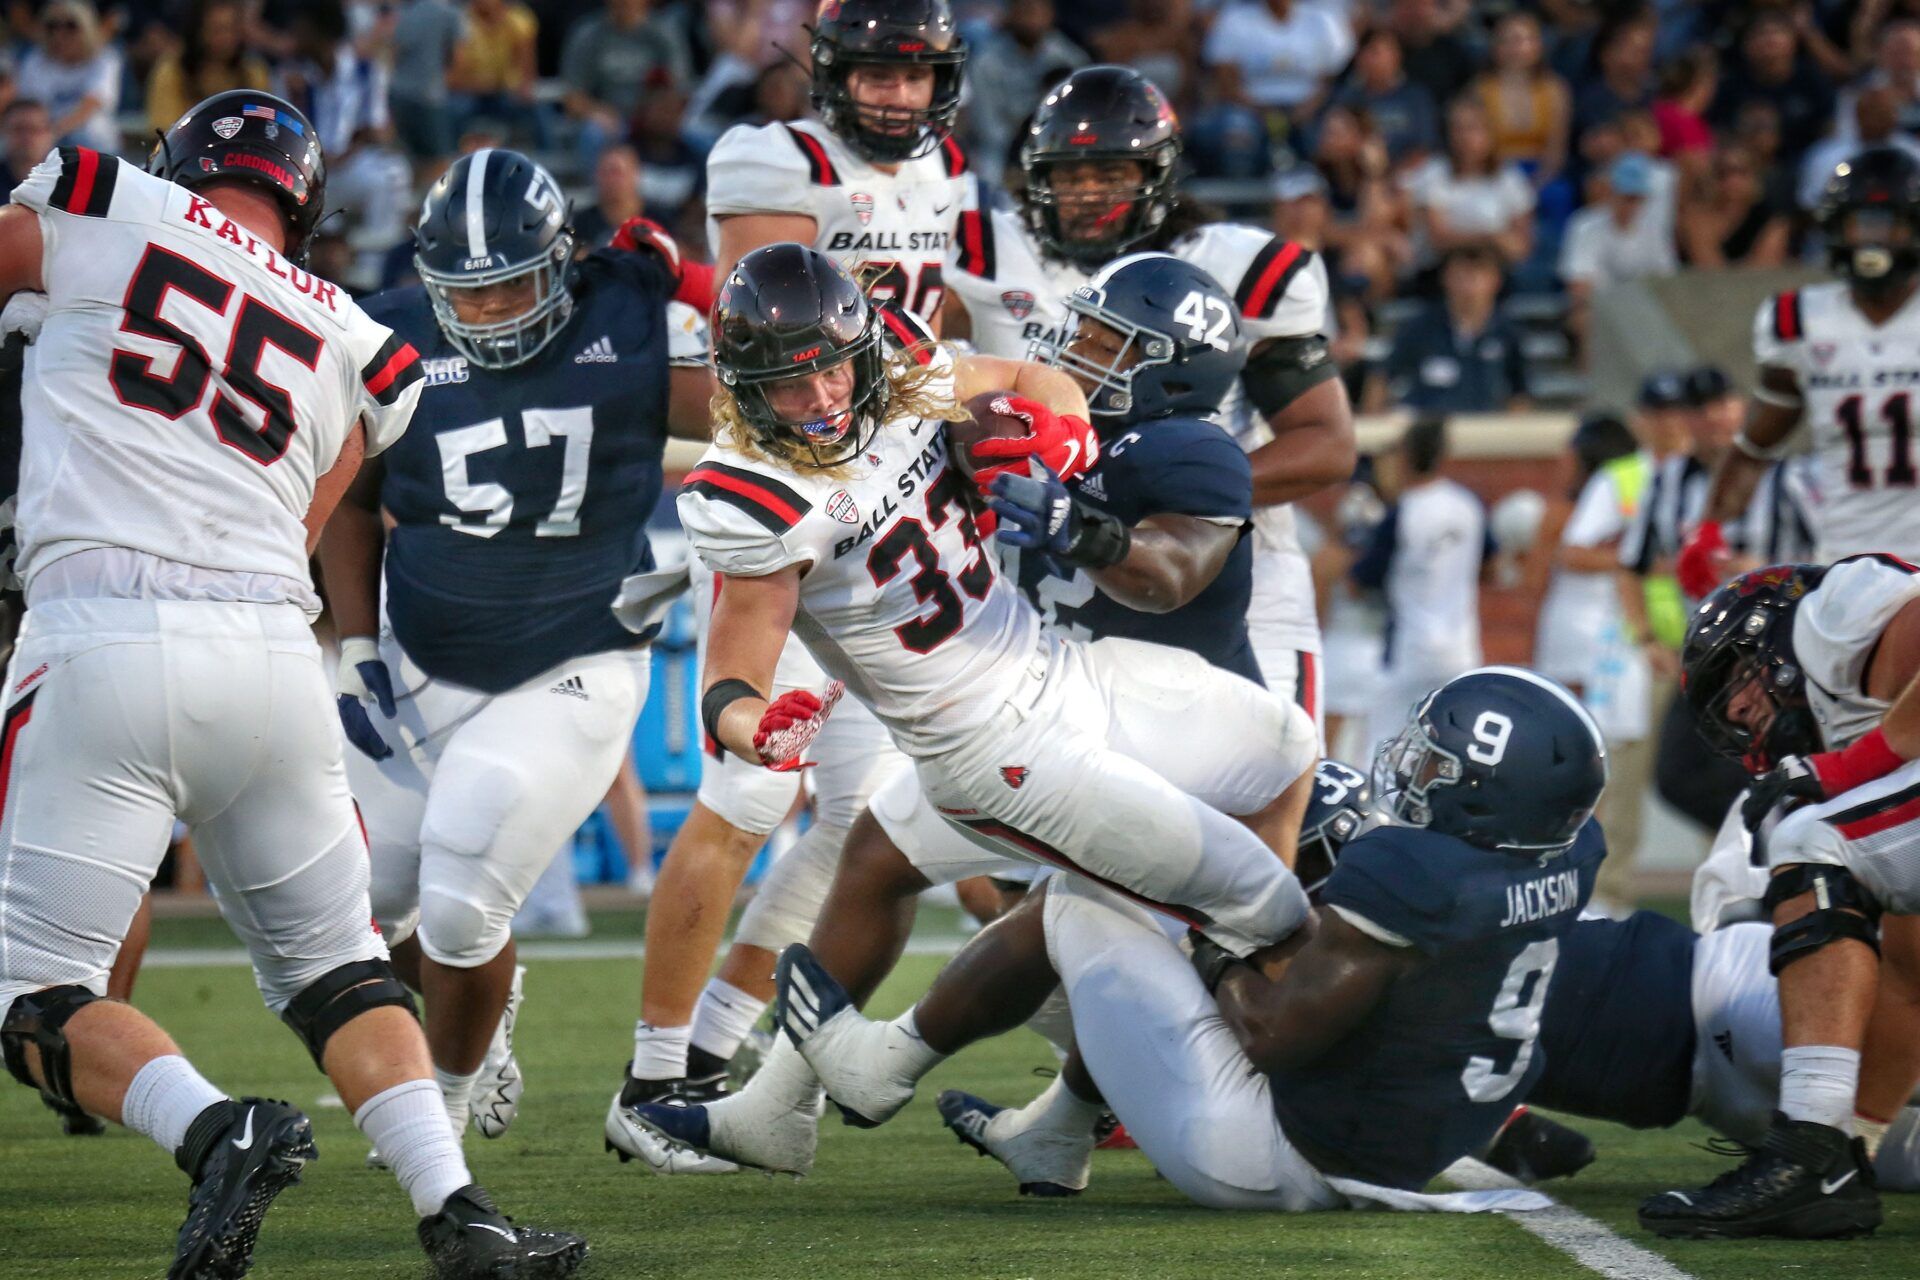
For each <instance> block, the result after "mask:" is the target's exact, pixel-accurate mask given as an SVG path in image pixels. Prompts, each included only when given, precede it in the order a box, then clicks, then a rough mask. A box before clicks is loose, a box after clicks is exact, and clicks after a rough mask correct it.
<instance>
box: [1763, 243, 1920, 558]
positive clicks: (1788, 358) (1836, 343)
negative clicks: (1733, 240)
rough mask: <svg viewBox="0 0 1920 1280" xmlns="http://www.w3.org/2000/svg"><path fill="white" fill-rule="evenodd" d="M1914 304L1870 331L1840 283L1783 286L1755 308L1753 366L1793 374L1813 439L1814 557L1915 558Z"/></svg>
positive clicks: (1919, 548) (1918, 417) (1918, 471)
mask: <svg viewBox="0 0 1920 1280" xmlns="http://www.w3.org/2000/svg"><path fill="white" fill-rule="evenodd" d="M1916 308H1920V302H1913V301H1909V302H1908V303H1907V305H1906V307H1905V308H1904V309H1903V310H1902V311H1901V312H1900V313H1899V314H1898V315H1896V316H1895V317H1894V318H1893V319H1891V320H1889V321H1888V322H1887V323H1886V324H1884V325H1881V326H1878V327H1876V326H1874V325H1873V324H1871V323H1869V322H1868V320H1867V318H1866V317H1865V316H1863V315H1861V314H1860V310H1859V308H1857V307H1855V306H1854V304H1853V299H1852V297H1851V296H1850V295H1849V293H1848V286H1847V285H1846V283H1845V282H1843V281H1831V282H1826V283H1821V284H1813V285H1808V286H1806V287H1805V288H1802V289H1791V290H1788V291H1787V292H1786V293H1782V294H1778V295H1776V296H1775V297H1772V298H1769V299H1768V300H1767V301H1766V302H1764V303H1762V304H1761V306H1760V313H1759V315H1758V316H1756V317H1755V319H1754V325H1753V355H1754V362H1755V363H1756V364H1758V365H1761V366H1762V367H1765V366H1769V365H1770V366H1772V367H1774V368H1778V369H1785V370H1787V371H1788V372H1789V373H1791V374H1793V377H1794V382H1795V384H1796V385H1797V386H1798V387H1799V389H1800V400H1801V404H1802V406H1803V407H1802V410H1801V415H1802V420H1803V421H1804V422H1805V423H1806V425H1807V428H1808V430H1809V432H1810V433H1811V436H1812V445H1811V452H1812V454H1813V459H1814V476H1813V479H1814V485H1813V487H1814V489H1815V491H1816V495H1817V496H1816V501H1815V503H1814V506H1813V509H1812V511H1811V513H1810V514H1811V516H1812V523H1813V526H1814V540H1815V543H1816V544H1817V549H1816V551H1815V554H1814V559H1815V560H1816V561H1818V562H1819V563H1821V564H1832V563H1833V562H1834V561H1836V560H1840V559H1844V558H1845V557H1847V556H1852V555H1862V554H1865V553H1867V552H1870V551H1888V552H1892V553H1893V554H1894V555H1897V556H1901V557H1904V558H1906V559H1909V560H1912V559H1916V558H1920V500H1916V497H1917V495H1916V486H1920V456H1917V455H1916V452H1915V448H1916V446H1915V441H1914V429H1915V425H1916V422H1917V421H1920V405H1916V404H1915V402H1914V401H1915V397H1916V396H1920V332H1916V329H1915V325H1914V323H1913V321H1914V318H1915V313H1916Z"/></svg>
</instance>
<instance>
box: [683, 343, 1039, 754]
mask: <svg viewBox="0 0 1920 1280" xmlns="http://www.w3.org/2000/svg"><path fill="white" fill-rule="evenodd" d="M922 354H923V355H925V356H926V357H927V358H929V359H931V360H935V361H946V362H949V364H950V362H951V360H952V356H951V355H949V354H948V353H946V352H945V351H943V350H935V351H931V352H928V351H924V350H923V352H922ZM948 387H949V393H950V388H951V381H950V380H949V381H948ZM942 426H943V424H942V423H940V422H937V421H933V420H930V419H924V418H896V419H893V420H891V421H889V422H887V423H886V424H885V425H883V426H882V427H881V428H880V430H879V431H878V432H876V433H875V435H874V438H873V440H872V442H871V443H870V444H869V445H868V446H867V448H866V449H864V450H863V451H862V452H861V453H860V454H859V455H858V456H857V457H855V458H854V459H853V460H852V461H851V462H848V463H846V464H845V465H844V466H843V467H840V468H837V469H836V470H837V471H838V474H833V475H828V474H823V473H820V472H810V471H804V470H790V469H788V468H785V467H782V466H780V465H779V464H777V463H774V462H772V461H770V460H768V459H766V458H763V457H761V456H759V455H758V454H749V453H746V452H744V451H742V450H740V449H736V448H734V447H732V446H731V445H727V444H722V443H720V442H717V441H716V442H715V443H714V444H713V445H712V446H711V447H709V448H708V450H707V451H706V453H705V454H704V455H702V456H701V459H700V461H699V463H698V464H697V465H695V467H694V469H693V470H692V471H690V472H689V473H688V474H687V478H686V481H685V483H684V485H683V487H682V488H681V490H680V498H679V510H680V523H681V524H682V525H683V526H684V527H685V529H686V531H687V538H688V540H689V541H690V542H691V543H692V544H693V549H694V553H695V554H696V555H698V556H699V557H700V559H701V560H703V561H704V562H705V563H706V564H707V565H708V566H709V567H710V568H711V569H713V571H714V572H715V573H722V574H730V575H733V576H736V577H759V576H762V575H765V574H769V573H773V572H775V571H776V570H779V569H783V568H785V567H787V566H788V565H805V566H808V567H807V568H806V569H805V571H804V572H803V574H802V576H801V579H800V608H799V612H798V613H797V614H796V615H795V618H794V634H795V635H797V636H799V637H800V638H801V639H802V640H804V641H805V642H806V645H807V648H808V649H809V650H810V651H811V652H812V653H813V656H814V657H815V658H816V659H818V660H819V662H820V665H821V666H822V667H824V668H825V669H826V671H827V673H828V674H829V675H832V676H834V677H836V678H838V679H840V680H844V681H845V682H846V685H847V690H848V692H850V693H852V694H853V695H854V697H856V698H858V699H859V700H860V701H861V702H863V703H865V704H866V705H867V706H868V707H870V708H872V710H873V713H874V714H875V715H877V716H878V717H879V718H880V719H881V721H882V722H883V723H885V725H886V726H887V729H888V731H889V732H890V733H891V734H892V735H893V740H894V742H895V743H896V744H898V746H899V747H900V749H901V750H902V751H905V752H906V753H907V754H909V755H931V754H934V753H936V752H939V751H943V750H946V749H948V748H950V747H952V746H953V745H954V744H955V743H956V742H957V741H959V740H960V739H961V738H963V737H964V736H965V735H966V734H967V733H969V732H970V731H972V730H973V729H975V728H977V727H978V726H979V725H980V724H982V723H983V722H984V721H985V720H986V719H987V717H989V716H991V715H992V714H993V713H994V712H995V711H997V710H998V709H999V708H1000V707H1001V706H1003V705H1004V704H1005V702H1006V700H1007V698H1008V697H1009V696H1010V694H1011V693H1012V691H1013V689H1014V686H1015V683H1016V682H1017V681H1018V680H1019V679H1020V677H1021V676H1022V674H1023V673H1024V672H1025V671H1026V670H1027V669H1028V667H1029V665H1030V664H1031V663H1033V661H1034V660H1035V659H1036V657H1037V656H1038V655H1039V654H1040V652H1041V637H1040V615H1039V614H1037V613H1035V612H1034V610H1033V608H1032V606H1031V605H1029V604H1028V603H1027V601H1026V598H1025V597H1024V596H1022V595H1021V594H1020V592H1019V590H1018V589H1017V588H1016V587H1015V586H1014V585H1013V584H1012V583H1011V582H1009V581H1008V580H1007V579H1006V578H1004V577H1002V576H1001V574H1000V571H999V569H998V567H997V566H996V564H995V562H994V557H993V556H992V555H991V554H990V551H989V549H988V548H986V547H984V546H983V545H982V539H981V537H980V535H979V533H978V531H977V530H976V529H975V528H974V524H973V519H972V517H971V516H970V515H969V514H968V513H967V507H966V502H965V499H964V498H963V497H962V486H963V485H964V484H965V483H966V482H965V481H964V480H962V479H961V478H960V477H959V475H958V473H949V471H948V469H947V437H946V432H945V431H944V430H942ZM723 589H724V588H723Z"/></svg>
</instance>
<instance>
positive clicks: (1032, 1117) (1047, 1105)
mask: <svg viewBox="0 0 1920 1280" xmlns="http://www.w3.org/2000/svg"><path fill="white" fill-rule="evenodd" d="M1105 1110H1106V1107H1105V1106H1103V1105H1102V1104H1100V1103H1098V1102H1088V1101H1087V1100H1086V1099H1085V1098H1083V1097H1081V1096H1080V1095H1079V1094H1077V1093H1075V1092H1074V1091H1073V1090H1071V1089H1069V1088H1067V1078H1066V1076H1064V1075H1057V1076H1055V1077H1054V1078H1053V1079H1052V1081H1050V1082H1049V1083H1048V1085H1047V1087H1046V1089H1045V1090H1043V1091H1042V1092H1041V1094H1040V1096H1039V1097H1037V1098H1035V1099H1034V1100H1033V1101H1032V1102H1029V1103H1028V1104H1027V1105H1026V1106H1024V1107H1022V1108H1020V1118H1021V1119H1022V1120H1023V1121H1024V1122H1025V1124H1024V1126H1023V1127H1024V1128H1028V1129H1048V1130H1051V1131H1053V1132H1055V1133H1063V1134H1072V1135H1073V1136H1074V1137H1076V1138H1079V1137H1084V1138H1086V1139H1087V1141H1089V1142H1091V1141H1093V1126H1094V1125H1095V1124H1097V1123H1098V1122H1099V1120H1100V1114H1101V1112H1103V1111H1105Z"/></svg>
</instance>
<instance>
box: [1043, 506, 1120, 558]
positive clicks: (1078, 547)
mask: <svg viewBox="0 0 1920 1280" xmlns="http://www.w3.org/2000/svg"><path fill="white" fill-rule="evenodd" d="M1073 505H1074V510H1075V514H1076V515H1077V516H1078V517H1079V522H1080V527H1079V529H1078V530H1076V531H1075V532H1074V535H1073V540H1072V541H1071V542H1069V543H1067V548H1066V550H1065V551H1063V552H1061V553H1060V558H1061V559H1062V560H1065V561H1066V562H1067V563H1069V564H1076V565H1079V566H1080V567H1081V568H1083V569H1108V568H1111V567H1113V566H1114V565H1116V564H1119V563H1120V562H1121V561H1122V560H1125V559H1126V558H1127V551H1128V550H1129V549H1130V548H1131V547H1132V546H1133V532H1132V531H1131V530H1130V529H1128V528H1127V526H1126V523H1125V522H1124V521H1122V520H1121V519H1120V518H1119V517H1118V516H1111V515H1108V514H1107V513H1106V512H1104V511H1101V510H1098V509H1096V508H1094V507H1089V506H1085V505H1083V504H1082V503H1081V502H1080V500H1079V499H1077V498H1076V499H1074V500H1073Z"/></svg>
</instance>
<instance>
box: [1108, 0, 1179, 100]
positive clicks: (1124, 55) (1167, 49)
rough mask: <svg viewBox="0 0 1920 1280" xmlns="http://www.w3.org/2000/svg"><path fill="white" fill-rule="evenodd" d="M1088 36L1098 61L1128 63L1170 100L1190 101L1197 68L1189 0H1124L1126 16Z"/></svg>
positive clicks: (1126, 64) (1127, 64) (1125, 64)
mask: <svg viewBox="0 0 1920 1280" xmlns="http://www.w3.org/2000/svg"><path fill="white" fill-rule="evenodd" d="M1092 39H1093V43H1092V45H1091V46H1090V47H1091V48H1092V49H1093V52H1094V55H1095V56H1096V57H1098V58H1099V59H1100V61H1102V62H1113V63H1118V64H1120V65H1122V66H1128V67H1132V68H1133V69H1134V70H1136V71H1138V72H1139V73H1140V74H1141V75H1143V76H1145V77H1147V79H1149V80H1151V81H1153V82H1154V83H1155V84H1157V85H1159V86H1160V89H1161V92H1163V93H1165V94H1166V95H1167V97H1168V98H1170V99H1171V100H1173V101H1174V102H1187V101H1190V100H1191V99H1192V97H1193V93H1192V89H1193V83H1194V79H1195V74H1196V72H1197V71H1198V70H1199V67H1200V40H1199V37H1198V36H1197V35H1196V33H1195V30H1194V24H1193V4H1192V0H1128V3H1127V12H1126V16H1125V17H1123V18H1120V19H1119V20H1118V21H1115V22H1113V23H1110V24H1109V25H1107V26H1104V27H1102V28H1100V30H1099V31H1097V32H1095V33H1094V35H1093V37H1092Z"/></svg>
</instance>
